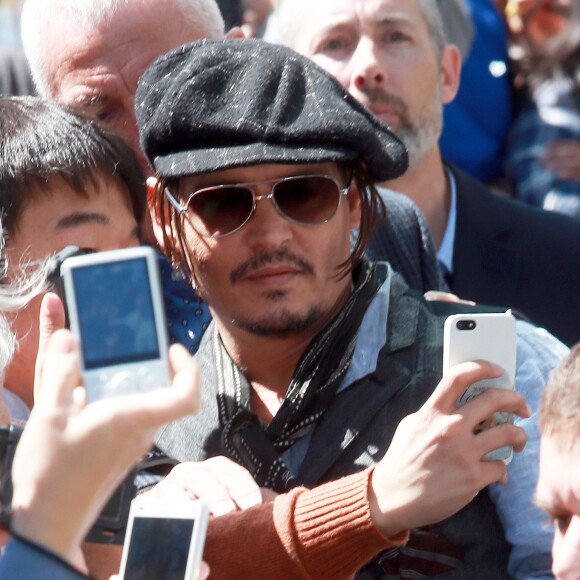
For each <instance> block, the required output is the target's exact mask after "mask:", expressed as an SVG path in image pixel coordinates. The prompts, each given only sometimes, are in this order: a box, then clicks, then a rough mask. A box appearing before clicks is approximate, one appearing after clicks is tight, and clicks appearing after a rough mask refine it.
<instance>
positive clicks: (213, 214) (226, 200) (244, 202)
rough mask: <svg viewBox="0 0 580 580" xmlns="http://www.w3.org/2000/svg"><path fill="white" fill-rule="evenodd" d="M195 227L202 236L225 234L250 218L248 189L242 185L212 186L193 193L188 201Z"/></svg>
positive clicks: (251, 206) (250, 203) (251, 202)
mask: <svg viewBox="0 0 580 580" xmlns="http://www.w3.org/2000/svg"><path fill="white" fill-rule="evenodd" d="M189 207H190V209H191V212H192V214H193V216H192V217H193V225H194V227H195V229H196V230H197V231H198V232H199V233H201V234H202V235H205V236H225V235H227V234H230V233H231V232H233V231H234V230H237V229H238V228H239V227H240V226H242V225H243V224H244V222H245V221H246V220H247V219H248V218H249V217H250V215H251V213H252V208H253V207H254V198H253V195H252V192H251V191H250V190H249V189H246V188H245V187H216V188H215V189H205V190H203V191H200V192H198V193H195V194H194V195H193V196H192V197H191V199H190V200H189Z"/></svg>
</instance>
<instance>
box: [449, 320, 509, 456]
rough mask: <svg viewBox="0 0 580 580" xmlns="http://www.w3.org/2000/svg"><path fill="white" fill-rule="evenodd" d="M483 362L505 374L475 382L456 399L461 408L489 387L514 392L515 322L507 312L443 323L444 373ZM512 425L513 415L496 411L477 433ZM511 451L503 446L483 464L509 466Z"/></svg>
mask: <svg viewBox="0 0 580 580" xmlns="http://www.w3.org/2000/svg"><path fill="white" fill-rule="evenodd" d="M474 360H486V361H489V362H492V363H495V364H497V365H499V366H501V367H502V368H503V369H504V374H503V375H502V376H501V377H498V378H496V379H484V380H481V381H476V382H475V383H473V384H472V385H470V387H469V388H468V389H467V390H466V391H465V392H464V393H463V394H462V395H461V397H459V399H458V400H457V403H456V404H457V407H461V406H462V405H464V404H465V403H467V402H468V401H469V400H470V399H472V398H473V397H476V396H477V395H479V394H480V393H482V392H483V391H485V390H486V389H489V388H497V389H512V390H513V389H515V374H516V320H515V318H514V317H513V316H512V314H511V312H510V311H507V312H505V313H489V314H487V313H483V314H479V313H477V314H475V313H474V314H469V315H467V314H455V315H452V316H449V317H448V318H447V320H446V321H445V326H444V330H443V372H444V373H445V372H447V371H448V369H449V368H450V367H452V366H455V365H457V364H460V363H463V362H468V361H474ZM506 422H513V414H512V413H509V412H502V411H499V412H496V413H494V415H493V417H490V418H489V419H488V420H486V421H483V422H482V423H481V424H480V426H479V430H484V429H489V428H490V427H494V426H496V425H499V424H502V423H506ZM512 456H513V448H512V447H511V446H508V445H506V446H504V447H500V448H499V449H496V450H494V451H492V452H490V453H488V454H486V455H485V456H484V457H483V459H484V460H486V461H494V460H502V461H503V462H504V463H506V464H507V463H509V462H510V461H511V459H512Z"/></svg>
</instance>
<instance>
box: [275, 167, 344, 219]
mask: <svg viewBox="0 0 580 580" xmlns="http://www.w3.org/2000/svg"><path fill="white" fill-rule="evenodd" d="M273 191H274V200H275V202H276V205H277V206H278V209H279V210H280V211H281V212H282V213H284V214H285V215H287V216H288V217H289V218H290V219H292V220H294V221H297V222H300V223H303V224H321V223H324V222H325V221H328V220H329V219H330V218H332V216H333V215H334V214H335V213H336V208H337V207H338V204H339V201H340V191H339V189H338V185H337V184H336V183H335V182H334V180H332V179H331V178H330V177H324V176H322V175H313V176H311V177H297V178H295V179H286V180H285V181H281V182H279V183H277V184H276V185H275V186H274V190H273Z"/></svg>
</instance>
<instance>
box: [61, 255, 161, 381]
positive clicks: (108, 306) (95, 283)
mask: <svg viewBox="0 0 580 580" xmlns="http://www.w3.org/2000/svg"><path fill="white" fill-rule="evenodd" d="M72 281H73V285H74V288H75V296H76V303H77V316H78V321H79V327H80V335H81V345H82V350H83V358H84V363H85V368H86V369H87V370H91V369H95V368H101V367H107V366H112V365H120V364H125V363H133V362H140V361H145V360H150V359H155V358H159V355H160V353H159V343H158V337H157V329H156V326H155V315H154V310H153V300H152V297H151V290H150V289H149V275H148V271H147V261H146V259H145V258H135V259H130V260H122V261H114V262H110V263H102V264H93V265H89V266H82V267H78V268H74V269H73V270H72Z"/></svg>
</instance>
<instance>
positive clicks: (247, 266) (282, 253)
mask: <svg viewBox="0 0 580 580" xmlns="http://www.w3.org/2000/svg"><path fill="white" fill-rule="evenodd" d="M271 264H290V265H292V266H298V268H300V270H302V271H303V272H306V273H307V274H314V266H312V264H311V263H310V262H308V260H305V259H304V258H301V257H300V256H297V255H296V254H293V253H292V252H291V251H290V250H289V249H288V248H280V249H278V250H274V251H268V250H262V251H260V252H258V253H256V254H254V255H253V256H252V257H251V258H250V259H249V260H247V261H246V262H244V263H243V264H240V265H239V266H238V267H237V268H236V269H235V270H233V271H232V272H231V274H230V281H231V283H232V284H236V282H238V281H239V280H240V279H241V278H243V277H244V276H247V275H248V274H251V273H252V272H254V271H256V270H259V269H260V268H261V267H262V266H266V265H271Z"/></svg>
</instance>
